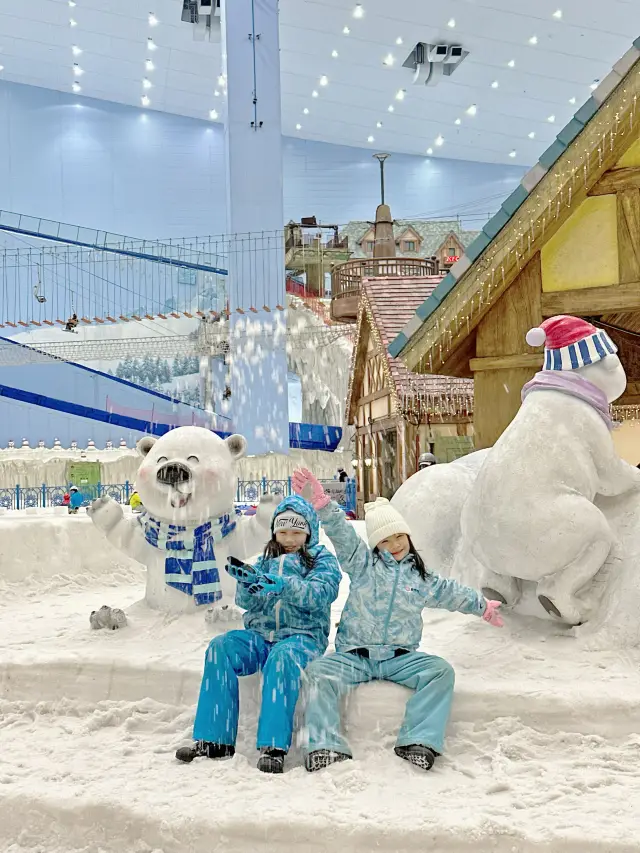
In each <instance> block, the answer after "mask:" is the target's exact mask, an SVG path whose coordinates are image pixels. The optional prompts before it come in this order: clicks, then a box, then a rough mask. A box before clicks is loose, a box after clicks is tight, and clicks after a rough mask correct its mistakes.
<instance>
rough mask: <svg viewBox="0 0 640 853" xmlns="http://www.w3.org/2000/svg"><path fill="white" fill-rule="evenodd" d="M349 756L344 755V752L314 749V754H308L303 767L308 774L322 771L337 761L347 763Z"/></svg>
mask: <svg viewBox="0 0 640 853" xmlns="http://www.w3.org/2000/svg"><path fill="white" fill-rule="evenodd" d="M350 759H351V756H350V755H345V754H344V752H335V751H334V750H333V749H316V751H315V752H310V753H309V754H308V755H307V756H306V758H305V760H304V766H305V767H306V768H307V770H308V771H309V773H313V772H314V771H315V770H324V768H325V767H329V766H330V765H331V764H336V763H337V762H338V761H349V760H350Z"/></svg>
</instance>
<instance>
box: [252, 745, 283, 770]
mask: <svg viewBox="0 0 640 853" xmlns="http://www.w3.org/2000/svg"><path fill="white" fill-rule="evenodd" d="M286 754H287V753H286V752H285V751H284V749H273V748H271V747H268V748H267V749H263V750H262V755H261V756H260V758H259V759H258V770H261V771H262V772H263V773H284V757H285V755H286Z"/></svg>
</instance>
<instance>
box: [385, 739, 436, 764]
mask: <svg viewBox="0 0 640 853" xmlns="http://www.w3.org/2000/svg"><path fill="white" fill-rule="evenodd" d="M394 751H395V754H396V755H398V756H399V757H400V758H404V760H405V761H409V762H411V764H415V766H416V767H420V768H422V770H431V768H432V767H433V762H434V761H435V760H436V756H437V755H438V753H437V752H434V751H433V750H432V749H431V747H429V746H423V745H422V744H421V743H412V744H409V746H396V748H395V750H394Z"/></svg>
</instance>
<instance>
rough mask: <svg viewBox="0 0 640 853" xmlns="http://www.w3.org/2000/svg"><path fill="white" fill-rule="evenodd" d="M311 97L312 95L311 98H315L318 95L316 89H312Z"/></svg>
mask: <svg viewBox="0 0 640 853" xmlns="http://www.w3.org/2000/svg"><path fill="white" fill-rule="evenodd" d="M311 97H312V98H317V97H318V92H317V91H316V89H314V90H313V92H312V93H311Z"/></svg>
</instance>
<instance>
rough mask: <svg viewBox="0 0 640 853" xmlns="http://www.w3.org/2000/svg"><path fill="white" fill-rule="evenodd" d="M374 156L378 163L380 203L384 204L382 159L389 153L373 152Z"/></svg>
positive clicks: (388, 155)
mask: <svg viewBox="0 0 640 853" xmlns="http://www.w3.org/2000/svg"><path fill="white" fill-rule="evenodd" d="M373 156H374V158H375V159H376V160H377V161H378V163H380V204H384V161H385V160H386V159H387V157H390V156H391V155H390V154H374V155H373Z"/></svg>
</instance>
